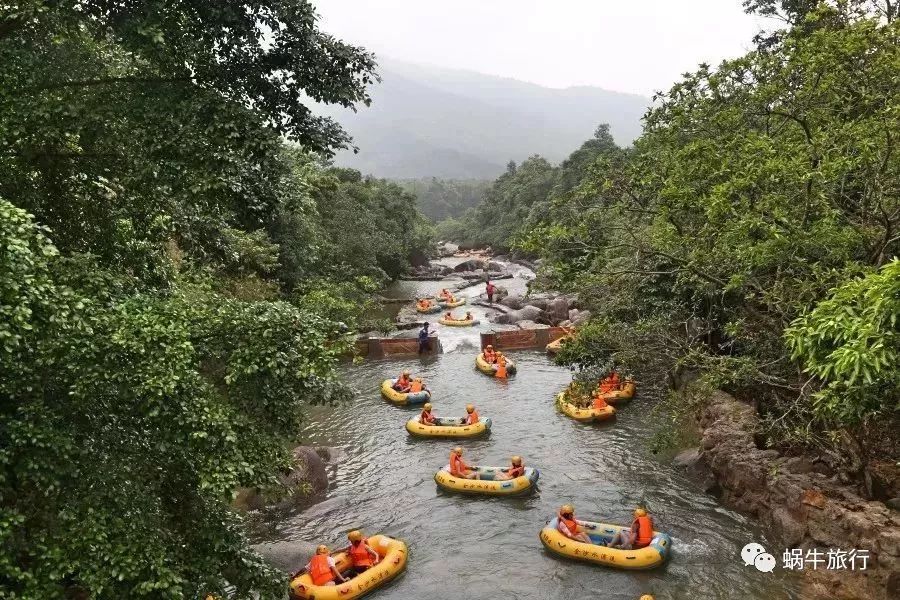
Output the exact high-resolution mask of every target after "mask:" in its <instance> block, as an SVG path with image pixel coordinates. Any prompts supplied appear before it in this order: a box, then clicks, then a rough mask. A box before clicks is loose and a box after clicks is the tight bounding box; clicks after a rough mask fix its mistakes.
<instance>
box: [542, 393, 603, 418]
mask: <svg viewBox="0 0 900 600" xmlns="http://www.w3.org/2000/svg"><path fill="white" fill-rule="evenodd" d="M556 408H558V409H559V410H560V411H562V412H563V413H565V414H566V415H568V416H570V417H572V418H573V419H575V420H576V421H580V422H582V423H592V422H597V421H607V420H609V419H612V418H613V417H615V416H616V409H615V408H613V407H612V406H607V407H606V408H594V407H593V406H592V407H590V408H580V407H578V406H577V405H575V404H572V403H571V402H568V401H567V400H566V393H565V392H560V393H559V394H557V395H556Z"/></svg>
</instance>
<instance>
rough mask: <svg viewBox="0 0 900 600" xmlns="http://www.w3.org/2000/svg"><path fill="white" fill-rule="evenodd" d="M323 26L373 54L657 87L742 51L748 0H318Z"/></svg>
mask: <svg viewBox="0 0 900 600" xmlns="http://www.w3.org/2000/svg"><path fill="white" fill-rule="evenodd" d="M313 2H314V4H315V5H316V7H317V8H318V11H319V13H320V14H321V15H322V26H323V28H324V29H325V31H328V32H329V33H332V34H334V35H336V36H337V37H340V38H342V39H344V40H346V41H347V42H351V43H354V44H358V45H362V46H365V47H366V48H367V49H369V50H372V51H374V52H375V53H376V54H379V55H383V56H387V57H392V58H397V59H401V60H406V61H411V62H418V63H425V64H433V65H438V66H443V67H453V68H460V69H468V70H473V71H479V72H481V73H488V74H491V75H501V76H504V77H513V78H515V79H520V80H523V81H530V82H533V83H538V84H541V85H545V86H550V87H568V86H571V85H595V86H599V87H603V88H606V89H610V90H615V91H621V92H633V93H637V94H644V95H650V94H652V93H653V92H654V91H656V90H659V89H668V87H669V86H670V85H671V84H672V83H674V82H675V81H676V80H677V79H678V77H679V75H680V74H681V73H683V72H685V71H688V70H693V69H694V68H695V67H696V65H697V64H698V63H700V62H704V61H705V62H709V63H712V64H717V63H718V62H719V61H720V60H722V59H723V58H729V57H735V56H739V55H741V54H743V53H745V52H746V51H747V50H748V49H749V48H750V45H751V42H750V40H751V38H752V37H753V35H754V34H755V33H756V32H757V31H758V30H759V29H760V27H761V26H762V25H763V24H764V23H763V22H762V21H760V20H759V19H757V18H756V17H753V16H750V15H746V14H744V12H743V10H742V8H741V0H452V1H451V0H313Z"/></svg>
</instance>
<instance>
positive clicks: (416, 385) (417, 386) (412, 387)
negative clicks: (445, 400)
mask: <svg viewBox="0 0 900 600" xmlns="http://www.w3.org/2000/svg"><path fill="white" fill-rule="evenodd" d="M423 387H424V386H423V385H422V382H421V381H415V380H413V382H412V383H411V384H409V391H410V393H412V394H415V393H416V392H421V391H422V388H423Z"/></svg>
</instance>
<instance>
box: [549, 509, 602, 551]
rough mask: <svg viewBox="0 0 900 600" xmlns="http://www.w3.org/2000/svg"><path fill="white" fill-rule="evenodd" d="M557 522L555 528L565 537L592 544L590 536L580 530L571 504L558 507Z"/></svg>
mask: <svg viewBox="0 0 900 600" xmlns="http://www.w3.org/2000/svg"><path fill="white" fill-rule="evenodd" d="M557 517H558V523H557V525H556V528H557V529H558V530H559V532H560V533H561V534H563V535H564V536H566V537H567V538H570V539H573V540H577V541H579V542H584V543H585V544H593V543H594V542H592V541H591V538H590V537H588V534H586V533H585V532H584V531H580V529H581V526H580V525H579V524H578V521H577V520H576V519H575V507H574V506H572V505H571V504H563V505H562V506H561V507H559V514H558V515H557Z"/></svg>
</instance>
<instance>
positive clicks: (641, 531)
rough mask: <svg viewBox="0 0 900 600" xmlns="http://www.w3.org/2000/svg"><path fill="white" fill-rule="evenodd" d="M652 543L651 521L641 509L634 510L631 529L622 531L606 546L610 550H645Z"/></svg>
mask: <svg viewBox="0 0 900 600" xmlns="http://www.w3.org/2000/svg"><path fill="white" fill-rule="evenodd" d="M652 541H653V519H651V518H650V516H649V515H648V514H647V511H646V510H644V509H643V508H636V509H634V521H633V522H632V523H631V529H622V530H621V531H619V533H617V534H616V535H615V537H614V538H613V539H612V540H611V541H610V542H609V543H608V544H607V546H608V547H610V548H622V549H623V550H631V549H637V548H645V547H647V546H649V545H650V542H652Z"/></svg>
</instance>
